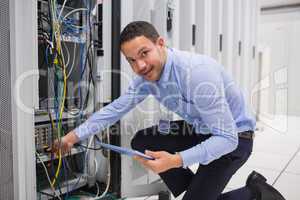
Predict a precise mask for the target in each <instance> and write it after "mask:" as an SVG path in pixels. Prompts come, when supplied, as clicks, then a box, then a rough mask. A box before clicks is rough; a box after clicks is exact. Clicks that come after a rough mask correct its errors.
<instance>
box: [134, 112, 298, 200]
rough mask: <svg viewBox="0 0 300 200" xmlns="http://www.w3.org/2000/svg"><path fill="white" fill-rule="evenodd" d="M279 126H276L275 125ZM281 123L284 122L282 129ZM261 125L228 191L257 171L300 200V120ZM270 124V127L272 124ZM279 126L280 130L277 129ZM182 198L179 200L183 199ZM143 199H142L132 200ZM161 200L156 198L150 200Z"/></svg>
mask: <svg viewBox="0 0 300 200" xmlns="http://www.w3.org/2000/svg"><path fill="white" fill-rule="evenodd" d="M275 123H276V124H275ZM279 123H284V124H282V126H281V125H280V124H279ZM267 124H268V125H266V124H263V123H262V124H259V127H263V128H261V130H260V131H258V132H257V133H256V137H255V140H254V149H253V154H252V156H251V157H250V158H249V160H248V161H247V163H246V164H245V165H244V166H243V167H242V168H241V169H240V170H239V171H238V172H237V173H236V174H235V175H234V176H233V178H232V179H231V181H230V182H229V183H228V185H227V187H226V189H225V191H228V190H231V189H235V188H239V187H241V186H243V185H244V184H245V181H246V179H247V176H248V174H249V173H250V172H251V171H252V170H256V171H258V172H259V173H261V174H263V175H264V176H265V177H266V178H267V179H268V183H270V184H273V185H274V187H275V188H277V189H278V190H279V191H280V192H281V193H282V194H283V195H284V197H285V198H286V200H299V199H300V151H299V150H300V129H299V126H300V117H289V118H288V120H282V122H280V120H279V122H278V121H276V122H274V124H275V125H274V126H273V125H272V123H270V122H267ZM270 124H271V125H270ZM278 127H280V128H278ZM181 198H182V197H178V198H176V200H180V199H181ZM130 199H132V200H142V199H145V197H143V198H130ZM154 199H158V197H157V196H153V197H148V198H147V200H154Z"/></svg>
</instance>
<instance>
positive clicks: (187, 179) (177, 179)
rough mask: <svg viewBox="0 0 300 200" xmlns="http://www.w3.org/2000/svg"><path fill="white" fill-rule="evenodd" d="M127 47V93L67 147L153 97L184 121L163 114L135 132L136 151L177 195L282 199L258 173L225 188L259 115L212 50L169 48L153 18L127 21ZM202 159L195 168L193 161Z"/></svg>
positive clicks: (212, 199)
mask: <svg viewBox="0 0 300 200" xmlns="http://www.w3.org/2000/svg"><path fill="white" fill-rule="evenodd" d="M120 44H121V51H122V53H123V55H124V56H125V57H126V59H127V60H128V62H129V64H130V65H131V67H132V69H133V71H134V72H135V73H136V74H137V75H138V77H137V78H135V79H134V80H133V82H132V84H131V85H130V87H129V88H128V90H127V92H126V93H124V94H122V95H121V96H120V97H119V98H118V99H116V100H115V101H113V102H112V103H111V104H109V105H108V106H106V107H104V108H102V109H101V110H99V111H98V112H96V113H94V114H93V115H92V116H91V117H90V118H89V119H88V120H87V121H86V122H85V123H83V124H82V125H81V126H79V127H78V128H76V129H75V130H73V131H71V132H70V133H68V134H67V135H66V136H64V137H63V138H62V140H61V148H62V150H63V151H68V150H70V148H71V147H72V146H73V144H75V143H76V142H78V141H80V140H83V139H86V138H87V137H89V136H91V135H93V134H96V133H99V132H100V131H101V130H103V129H104V128H105V127H107V126H109V125H111V124H113V123H115V122H116V121H118V120H119V119H120V118H121V117H122V116H123V115H124V114H126V113H127V112H128V111H130V110H131V109H133V108H134V107H135V106H136V105H137V104H138V103H140V102H141V101H143V100H144V99H145V98H146V97H147V96H148V95H153V96H154V97H155V98H156V99H157V100H158V101H159V102H160V103H161V104H163V105H164V106H165V107H166V108H167V109H169V110H170V111H173V112H175V113H176V114H178V115H179V116H180V117H181V118H182V119H183V120H179V121H171V119H166V118H164V119H161V120H160V122H159V124H158V125H157V126H153V127H148V128H146V129H143V130H140V131H138V132H137V133H136V135H135V136H134V138H133V139H132V142H131V145H132V148H133V149H136V150H139V151H141V152H145V153H146V154H147V155H149V156H152V157H153V158H155V160H145V159H143V158H142V157H135V159H136V160H137V161H138V162H140V163H141V164H142V165H143V166H144V167H146V168H147V169H150V170H152V171H153V172H155V173H157V174H159V175H160V177H161V178H162V180H163V181H164V182H165V183H166V185H167V186H168V188H169V189H170V191H171V192H172V193H173V195H174V196H178V195H180V194H181V193H182V192H184V191H185V192H186V193H185V195H184V197H183V199H184V200H199V199H202V200H217V199H218V200H221V199H222V200H225V199H226V200H227V199H232V200H240V199H243V200H252V199H257V200H259V199H260V200H271V199H272V200H283V199H284V198H283V197H282V196H281V195H280V193H279V192H278V191H277V190H276V189H274V188H273V187H272V186H270V185H269V184H267V183H266V179H265V178H264V177H263V176H262V175H260V174H258V173H257V172H252V173H251V174H250V175H249V177H248V179H247V182H246V185H245V186H244V187H242V188H240V189H237V190H234V191H230V192H227V193H224V194H222V191H223V189H224V188H225V186H226V184H227V183H228V182H229V180H230V179H231V177H232V176H233V174H235V172H236V171H237V170H238V169H239V168H240V167H241V166H242V165H243V164H244V163H245V162H246V161H247V159H248V158H249V156H250V154H251V152H252V146H253V138H254V130H255V120H254V118H253V116H252V115H251V114H250V113H248V111H247V106H246V105H245V100H244V97H243V95H242V93H241V91H240V89H239V88H238V87H237V86H236V84H235V83H234V82H233V80H232V78H231V77H230V76H229V75H228V74H227V73H226V72H225V70H224V68H223V66H221V65H220V64H218V63H217V62H216V61H215V60H213V59H212V58H210V57H208V56H204V55H199V54H193V53H189V52H184V51H179V50H176V49H171V48H167V47H166V45H165V41H164V39H163V38H162V37H160V36H159V34H158V33H157V31H156V30H155V28H154V27H153V26H152V25H151V24H150V23H148V22H144V21H137V22H132V23H130V24H128V25H127V26H126V27H125V28H124V30H123V31H122V33H121V39H120ZM196 163H197V164H199V168H198V170H197V172H196V173H195V174H194V173H193V172H192V171H191V170H190V169H189V168H188V166H190V165H192V164H196Z"/></svg>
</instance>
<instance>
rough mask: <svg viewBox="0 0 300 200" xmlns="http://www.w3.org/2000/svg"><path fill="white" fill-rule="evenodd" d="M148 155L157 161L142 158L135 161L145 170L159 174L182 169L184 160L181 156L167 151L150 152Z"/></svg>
mask: <svg viewBox="0 0 300 200" xmlns="http://www.w3.org/2000/svg"><path fill="white" fill-rule="evenodd" d="M145 154H146V155H148V156H151V157H153V158H154V159H155V160H146V159H144V158H142V157H140V156H135V157H134V159H135V160H137V161H138V162H139V163H141V164H142V165H143V166H144V167H145V168H147V169H150V170H152V171H153V172H155V173H157V174H159V173H162V172H165V171H167V170H169V169H172V168H179V167H182V158H181V156H180V155H179V154H170V153H168V152H166V151H148V150H146V152H145Z"/></svg>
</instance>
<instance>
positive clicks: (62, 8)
mask: <svg viewBox="0 0 300 200" xmlns="http://www.w3.org/2000/svg"><path fill="white" fill-rule="evenodd" d="M67 1H68V0H65V1H64V3H63V5H62V7H61V9H60V12H59V15H58V20H59V19H60V16H61V14H62V11H63V10H64V8H65V5H66V3H67Z"/></svg>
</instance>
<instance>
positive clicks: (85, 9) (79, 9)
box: [63, 8, 88, 21]
mask: <svg viewBox="0 0 300 200" xmlns="http://www.w3.org/2000/svg"><path fill="white" fill-rule="evenodd" d="M79 11H88V9H87V8H76V9H74V10H72V11H70V12H68V13H67V14H66V15H65V16H64V18H63V21H64V20H65V19H66V18H67V17H68V16H69V15H72V14H73V13H75V12H79Z"/></svg>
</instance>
